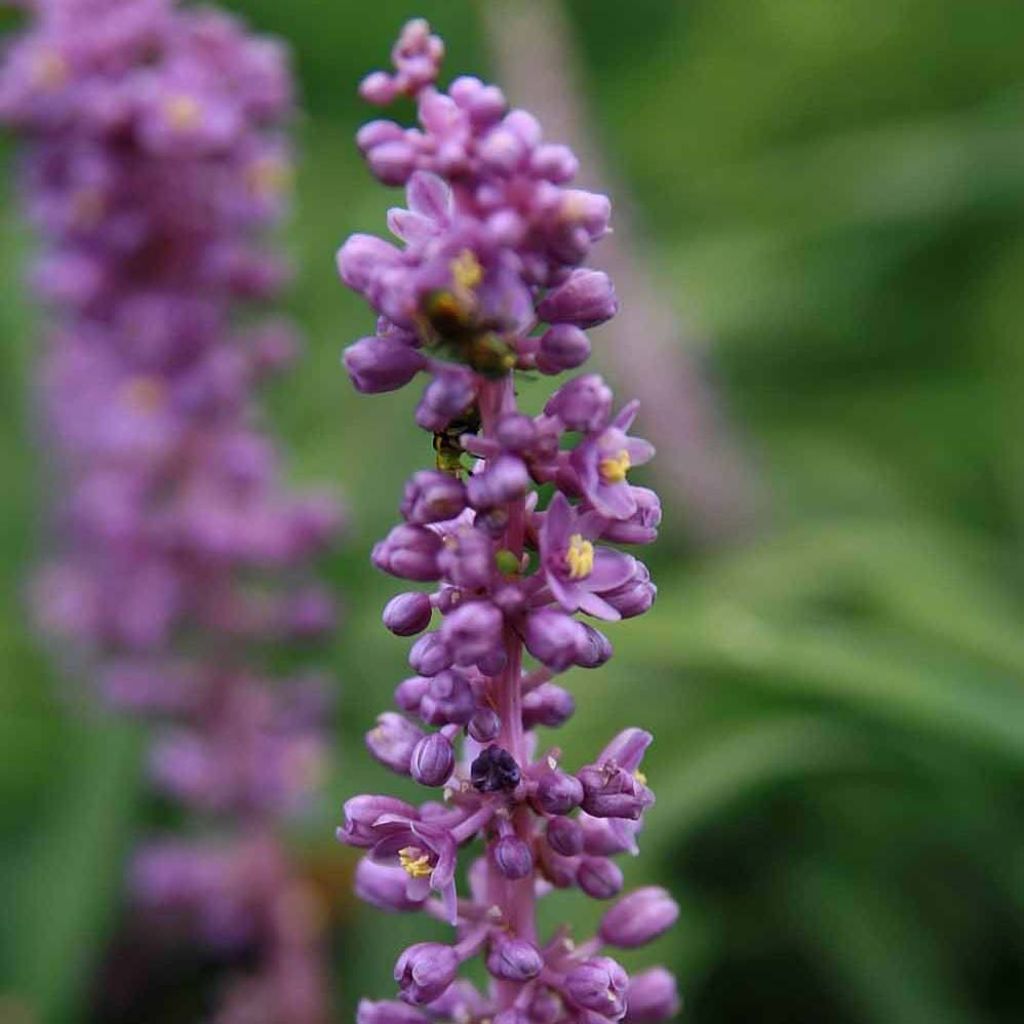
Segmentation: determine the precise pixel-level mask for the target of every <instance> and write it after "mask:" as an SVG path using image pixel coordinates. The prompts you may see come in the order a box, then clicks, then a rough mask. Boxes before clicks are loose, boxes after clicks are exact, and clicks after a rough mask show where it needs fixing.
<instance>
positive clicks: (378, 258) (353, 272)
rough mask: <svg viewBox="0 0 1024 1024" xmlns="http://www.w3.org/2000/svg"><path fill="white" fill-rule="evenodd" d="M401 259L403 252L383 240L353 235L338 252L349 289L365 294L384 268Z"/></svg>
mask: <svg viewBox="0 0 1024 1024" xmlns="http://www.w3.org/2000/svg"><path fill="white" fill-rule="evenodd" d="M401 259H402V253H401V251H400V250H399V249H397V248H396V247H395V246H393V245H392V244H391V243H390V242H385V241H384V239H383V238H377V237H376V236H375V235H352V236H351V237H350V238H349V239H348V241H346V242H345V244H344V245H343V246H342V247H341V248H340V249H339V250H338V257H337V263H338V273H339V274H340V275H341V279H342V281H344V282H345V284H347V285H348V286H349V288H352V289H353V290H355V291H357V292H365V291H366V290H367V289H368V288H370V286H371V284H372V282H373V279H374V276H375V275H376V274H377V273H379V271H380V269H381V268H382V267H387V266H393V265H395V264H397V263H399V262H400V261H401ZM371 340H373V339H371Z"/></svg>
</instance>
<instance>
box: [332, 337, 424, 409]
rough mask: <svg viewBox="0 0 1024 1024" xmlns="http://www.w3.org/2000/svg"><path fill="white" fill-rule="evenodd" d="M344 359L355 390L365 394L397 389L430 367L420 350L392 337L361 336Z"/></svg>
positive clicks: (346, 351) (347, 351)
mask: <svg viewBox="0 0 1024 1024" xmlns="http://www.w3.org/2000/svg"><path fill="white" fill-rule="evenodd" d="M343 361H344V363H345V370H346V371H347V372H348V375H349V379H350V380H351V381H352V383H353V385H354V386H355V389H356V391H361V392H362V393H363V394H366V395H378V394H382V393H384V392H385V391H396V390H397V389H398V388H401V387H404V386H405V385H406V384H408V383H409V381H411V380H412V379H413V377H415V376H416V374H417V373H419V372H420V370H423V369H426V366H427V361H426V359H425V358H424V357H423V354H422V353H421V352H420V351H419V350H417V349H414V348H410V347H409V346H408V345H405V344H403V343H402V342H400V341H393V340H392V339H390V338H361V339H360V340H359V341H357V342H355V343H354V344H352V345H349V347H348V348H347V349H345V355H344V358H343Z"/></svg>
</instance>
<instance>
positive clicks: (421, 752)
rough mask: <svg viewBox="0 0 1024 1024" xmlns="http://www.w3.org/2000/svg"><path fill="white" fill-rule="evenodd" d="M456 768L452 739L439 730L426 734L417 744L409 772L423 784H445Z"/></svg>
mask: <svg viewBox="0 0 1024 1024" xmlns="http://www.w3.org/2000/svg"><path fill="white" fill-rule="evenodd" d="M454 768H455V751H454V750H453V749H452V744H451V741H450V740H449V739H448V738H447V737H446V736H444V735H443V734H441V733H439V732H435V733H431V734H430V735H429V736H424V737H423V739H421V740H420V741H419V743H417V744H416V747H415V749H414V750H413V752H412V758H411V760H410V762H409V774H410V775H412V777H413V778H414V779H415V780H416V781H417V782H418V783H420V785H422V786H443V785H444V784H445V783H446V782H447V781H448V779H449V778H450V777H451V774H452V770H453V769H454Z"/></svg>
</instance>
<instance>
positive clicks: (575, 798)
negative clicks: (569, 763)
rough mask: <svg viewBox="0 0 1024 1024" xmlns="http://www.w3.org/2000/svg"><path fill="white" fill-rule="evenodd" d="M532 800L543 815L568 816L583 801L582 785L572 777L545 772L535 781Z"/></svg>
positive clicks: (554, 772) (560, 773)
mask: <svg viewBox="0 0 1024 1024" xmlns="http://www.w3.org/2000/svg"><path fill="white" fill-rule="evenodd" d="M534 800H535V801H536V803H537V806H538V807H539V808H540V809H541V810H542V811H544V813H545V814H568V813H569V812H570V811H571V810H573V808H575V807H579V805H580V802H581V801H582V800H583V785H582V783H581V782H580V780H579V779H577V778H576V777H575V776H574V775H567V774H566V773H565V772H560V771H549V772H545V773H544V774H543V775H542V776H541V777H540V778H539V779H538V780H537V792H536V794H535V796H534Z"/></svg>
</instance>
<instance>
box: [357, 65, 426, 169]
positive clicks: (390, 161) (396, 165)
mask: <svg viewBox="0 0 1024 1024" xmlns="http://www.w3.org/2000/svg"><path fill="white" fill-rule="evenodd" d="M365 84H366V83H364V85H365ZM367 88H368V86H367ZM366 162H367V164H369V167H370V172H371V173H372V174H373V176H374V177H375V178H376V179H377V180H378V181H379V182H380V183H381V184H382V185H404V184H405V183H406V181H408V180H409V175H410V174H411V173H412V170H413V168H414V167H415V166H416V151H415V150H414V149H413V147H412V146H411V145H410V144H409V143H408V142H406V141H405V140H404V139H396V140H395V141H394V142H381V143H380V144H379V145H376V146H374V147H373V149H371V150H370V151H369V152H368V153H367V154H366Z"/></svg>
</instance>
